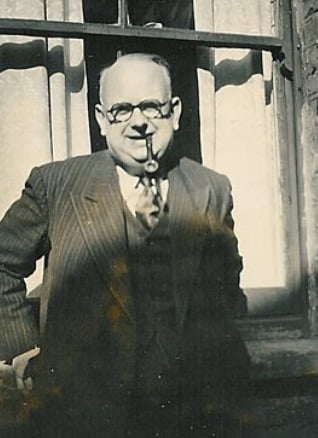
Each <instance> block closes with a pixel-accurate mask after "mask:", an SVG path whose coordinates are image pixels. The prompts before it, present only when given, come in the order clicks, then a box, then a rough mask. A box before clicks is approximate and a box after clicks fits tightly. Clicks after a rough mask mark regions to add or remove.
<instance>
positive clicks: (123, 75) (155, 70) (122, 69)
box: [100, 57, 171, 99]
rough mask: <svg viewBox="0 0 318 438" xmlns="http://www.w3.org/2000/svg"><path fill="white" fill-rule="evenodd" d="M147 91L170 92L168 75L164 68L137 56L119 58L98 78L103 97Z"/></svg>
mask: <svg viewBox="0 0 318 438" xmlns="http://www.w3.org/2000/svg"><path fill="white" fill-rule="evenodd" d="M147 90H148V91H149V93H150V94H151V92H155V93H156V94H158V93H159V94H160V93H164V94H166V93H170V91H171V86H170V77H169V74H168V72H167V70H166V68H165V67H164V66H162V65H159V64H156V63H155V62H153V61H151V60H150V59H142V58H137V57H131V58H130V57H123V58H119V60H117V62H116V63H115V64H114V65H112V66H111V67H109V68H108V69H106V70H105V71H104V72H103V74H102V76H101V80H100V95H101V97H102V98H103V99H105V98H109V97H111V96H113V95H114V94H118V93H119V94H122V95H125V94H126V93H128V94H135V93H136V94H138V92H139V91H140V93H145V92H147Z"/></svg>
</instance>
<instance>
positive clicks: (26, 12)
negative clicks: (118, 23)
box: [0, 0, 102, 22]
mask: <svg viewBox="0 0 318 438" xmlns="http://www.w3.org/2000/svg"><path fill="white" fill-rule="evenodd" d="M100 3H102V2H100ZM0 17H1V18H19V19H23V18H24V19H32V20H53V21H73V22H82V21H83V8H82V0H49V1H47V0H1V2H0Z"/></svg>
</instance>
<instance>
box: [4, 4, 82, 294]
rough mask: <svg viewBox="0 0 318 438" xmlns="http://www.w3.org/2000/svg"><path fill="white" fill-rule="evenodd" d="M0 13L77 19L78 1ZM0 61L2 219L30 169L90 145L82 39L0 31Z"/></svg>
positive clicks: (36, 279)
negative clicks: (11, 33) (5, 33)
mask: <svg viewBox="0 0 318 438" xmlns="http://www.w3.org/2000/svg"><path fill="white" fill-rule="evenodd" d="M0 17H1V18H28V19H39V20H46V19H50V20H58V21H59V20H61V21H82V5H81V0H49V1H45V0H1V2H0ZM0 60H1V62H0V102H1V104H0V178H1V184H0V186H1V190H0V217H1V216H2V215H3V214H4V213H5V211H6V209H7V208H8V206H9V205H10V204H11V203H12V201H13V200H15V199H16V198H17V197H19V196H20V193H21V190H22V188H23V185H24V181H25V179H26V177H27V175H28V174H29V173H30V170H31V168H32V167H34V166H36V165H40V164H43V163H47V162H50V161H55V160H61V159H64V158H67V157H69V156H73V155H79V154H86V153H89V152H90V143H89V130H88V115H87V96H86V82H85V69H84V58H83V46H82V42H81V41H79V40H63V39H59V38H54V39H53V38H52V39H47V38H34V37H27V36H5V35H2V36H0ZM39 271H40V270H39ZM39 275H40V274H37V275H36V276H35V277H33V279H31V280H30V281H29V288H30V289H32V288H33V287H34V285H35V284H36V283H38V282H39Z"/></svg>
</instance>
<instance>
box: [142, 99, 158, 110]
mask: <svg viewBox="0 0 318 438" xmlns="http://www.w3.org/2000/svg"><path fill="white" fill-rule="evenodd" d="M159 107H160V104H159V102H152V101H150V102H144V103H143V104H142V110H146V111H147V110H158V108H159Z"/></svg>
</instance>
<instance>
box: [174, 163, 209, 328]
mask: <svg viewBox="0 0 318 438" xmlns="http://www.w3.org/2000/svg"><path fill="white" fill-rule="evenodd" d="M168 178H169V194H168V203H169V215H170V224H171V225H170V226H171V239H172V257H173V259H172V263H173V269H172V272H173V284H174V293H175V301H176V308H177V317H178V320H179V323H180V328H181V327H182V325H183V323H184V320H185V317H186V313H187V309H188V304H189V297H190V292H191V290H192V288H191V284H193V280H194V277H195V275H196V274H197V272H198V269H199V264H200V257H201V252H202V248H203V243H204V239H205V235H204V230H206V229H205V228H204V224H206V221H205V220H204V218H205V215H206V212H207V208H208V204H209V197H210V190H209V187H208V185H207V184H202V185H201V186H200V185H199V186H198V184H197V182H196V183H194V181H192V180H191V175H190V174H189V173H188V172H185V171H184V170H183V169H182V166H181V167H177V168H175V169H174V170H173V171H172V172H171V173H170V174H169V176H168Z"/></svg>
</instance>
